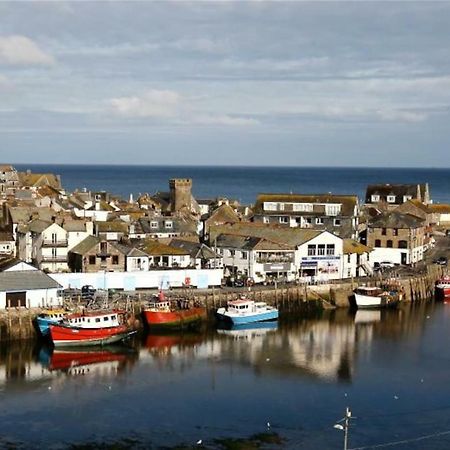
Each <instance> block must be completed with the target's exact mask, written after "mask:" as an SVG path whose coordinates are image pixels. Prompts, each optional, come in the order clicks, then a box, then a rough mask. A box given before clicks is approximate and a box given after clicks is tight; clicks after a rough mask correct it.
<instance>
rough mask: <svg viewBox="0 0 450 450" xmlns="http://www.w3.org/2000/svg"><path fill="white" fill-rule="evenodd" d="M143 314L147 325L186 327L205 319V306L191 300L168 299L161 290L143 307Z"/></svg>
mask: <svg viewBox="0 0 450 450" xmlns="http://www.w3.org/2000/svg"><path fill="white" fill-rule="evenodd" d="M143 315H144V318H145V321H146V323H147V325H148V326H149V327H158V328H171V329H186V328H190V327H194V326H196V325H198V324H200V323H201V322H202V321H203V320H205V319H206V308H203V307H201V306H195V305H194V304H193V302H192V301H189V300H184V299H179V300H168V299H166V298H165V295H164V293H163V292H162V291H161V292H160V293H159V295H158V297H157V298H156V299H155V300H154V301H152V302H150V304H149V306H148V307H147V308H144V310H143Z"/></svg>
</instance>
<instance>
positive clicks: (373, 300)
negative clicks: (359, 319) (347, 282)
mask: <svg viewBox="0 0 450 450" xmlns="http://www.w3.org/2000/svg"><path fill="white" fill-rule="evenodd" d="M353 294H354V298H355V303H356V306H357V307H358V308H394V307H396V306H397V304H398V302H399V301H400V300H401V299H402V294H401V293H400V292H399V291H398V290H396V289H393V288H391V289H383V288H380V287H371V286H360V287H358V288H357V289H355V290H354V291H353Z"/></svg>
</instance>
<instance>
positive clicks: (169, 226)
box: [164, 220, 173, 228]
mask: <svg viewBox="0 0 450 450" xmlns="http://www.w3.org/2000/svg"><path fill="white" fill-rule="evenodd" d="M164 225H165V227H166V228H172V225H173V224H172V221H171V220H166V221H165V223H164Z"/></svg>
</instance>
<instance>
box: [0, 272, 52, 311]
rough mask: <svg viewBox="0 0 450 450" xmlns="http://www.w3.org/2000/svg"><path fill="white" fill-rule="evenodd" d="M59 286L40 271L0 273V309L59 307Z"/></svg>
mask: <svg viewBox="0 0 450 450" xmlns="http://www.w3.org/2000/svg"><path fill="white" fill-rule="evenodd" d="M60 288H61V285H60V284H59V283H58V282H57V281H55V280H54V279H52V278H50V277H49V276H48V275H46V274H45V273H43V272H41V271H40V270H30V271H28V272H27V274H26V276H25V275H24V273H23V271H6V272H1V273H0V309H5V308H7V307H27V308H39V307H51V306H59V305H61V297H60V295H59V289H60Z"/></svg>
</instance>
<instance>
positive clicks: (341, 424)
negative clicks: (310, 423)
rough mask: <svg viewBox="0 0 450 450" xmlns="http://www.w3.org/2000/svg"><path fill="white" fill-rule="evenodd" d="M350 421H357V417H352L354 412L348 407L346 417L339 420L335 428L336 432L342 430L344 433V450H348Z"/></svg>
mask: <svg viewBox="0 0 450 450" xmlns="http://www.w3.org/2000/svg"><path fill="white" fill-rule="evenodd" d="M350 419H355V417H353V416H352V412H351V411H350V408H349V407H348V406H347V408H346V409H345V417H344V418H342V419H341V420H338V422H337V423H335V424H334V426H333V427H334V428H336V430H341V431H343V432H344V450H348V429H349V427H350Z"/></svg>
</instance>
